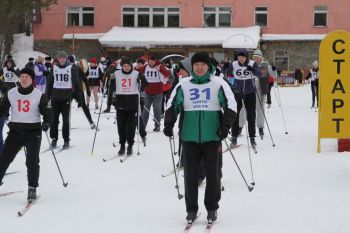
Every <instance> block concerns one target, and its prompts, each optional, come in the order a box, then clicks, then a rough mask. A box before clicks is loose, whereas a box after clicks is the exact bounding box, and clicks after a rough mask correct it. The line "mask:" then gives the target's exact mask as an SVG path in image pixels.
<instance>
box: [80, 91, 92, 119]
mask: <svg viewBox="0 0 350 233" xmlns="http://www.w3.org/2000/svg"><path fill="white" fill-rule="evenodd" d="M81 98H82V103H81V108H82V109H83V112H84V115H85V117H86V119H87V120H88V121H89V124H92V123H93V121H92V117H91V113H90V110H89V108H88V107H87V105H86V102H85V95H84V92H81Z"/></svg>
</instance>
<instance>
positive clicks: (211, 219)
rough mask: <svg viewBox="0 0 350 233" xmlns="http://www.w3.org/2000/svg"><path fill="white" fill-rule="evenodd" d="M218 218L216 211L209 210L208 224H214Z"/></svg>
mask: <svg viewBox="0 0 350 233" xmlns="http://www.w3.org/2000/svg"><path fill="white" fill-rule="evenodd" d="M217 218H218V213H217V211H216V210H208V216H207V220H208V222H214V221H216V219H217Z"/></svg>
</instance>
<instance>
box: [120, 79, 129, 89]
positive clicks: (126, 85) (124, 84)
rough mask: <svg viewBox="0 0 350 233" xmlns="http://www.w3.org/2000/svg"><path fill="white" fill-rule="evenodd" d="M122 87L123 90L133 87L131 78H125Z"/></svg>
mask: <svg viewBox="0 0 350 233" xmlns="http://www.w3.org/2000/svg"><path fill="white" fill-rule="evenodd" d="M122 87H123V88H129V87H131V79H130V78H123V79H122Z"/></svg>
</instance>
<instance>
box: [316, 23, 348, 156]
mask: <svg viewBox="0 0 350 233" xmlns="http://www.w3.org/2000/svg"><path fill="white" fill-rule="evenodd" d="M319 63H320V70H319V89H318V90H319V115H318V147H317V151H318V152H320V139H321V138H350V95H349V94H350V33H349V32H346V31H341V30H338V31H334V32H331V33H329V34H328V35H327V36H326V37H325V38H324V39H323V40H322V42H321V46H320V62H319Z"/></svg>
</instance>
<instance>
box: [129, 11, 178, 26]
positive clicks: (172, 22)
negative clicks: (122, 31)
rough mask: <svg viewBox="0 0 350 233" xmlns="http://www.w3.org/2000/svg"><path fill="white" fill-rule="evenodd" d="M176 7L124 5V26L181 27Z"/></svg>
mask: <svg viewBox="0 0 350 233" xmlns="http://www.w3.org/2000/svg"><path fill="white" fill-rule="evenodd" d="M179 12H180V11H179V8H176V7H167V8H164V7H123V27H179V26H180V13H179Z"/></svg>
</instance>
